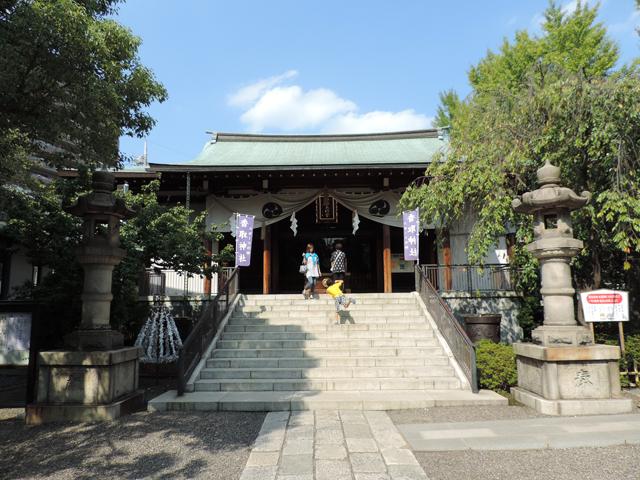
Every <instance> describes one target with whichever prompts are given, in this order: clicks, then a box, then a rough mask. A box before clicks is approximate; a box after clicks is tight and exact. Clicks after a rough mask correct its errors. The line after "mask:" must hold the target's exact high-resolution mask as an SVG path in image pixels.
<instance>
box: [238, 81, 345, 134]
mask: <svg viewBox="0 0 640 480" xmlns="http://www.w3.org/2000/svg"><path fill="white" fill-rule="evenodd" d="M355 109H356V105H355V103H353V102H350V101H349V100H345V99H343V98H340V97H339V96H338V95H336V94H335V93H334V92H332V91H331V90H327V89H325V88H318V89H316V90H308V91H306V92H305V91H304V90H302V88H300V87H299V86H298V85H293V86H291V87H274V88H271V89H269V90H267V91H266V92H264V93H263V94H262V96H261V97H260V98H259V99H258V101H257V102H256V103H255V104H254V105H253V106H252V107H251V108H250V109H249V110H247V111H246V112H245V113H243V114H242V116H241V117H240V120H241V121H242V122H243V123H246V124H247V125H249V128H251V129H252V130H255V131H261V130H264V129H265V128H278V129H282V130H300V129H304V128H317V127H318V126H320V125H322V124H323V123H325V122H327V121H328V120H329V119H330V118H332V117H333V116H335V115H338V114H341V113H345V112H350V111H353V110H355Z"/></svg>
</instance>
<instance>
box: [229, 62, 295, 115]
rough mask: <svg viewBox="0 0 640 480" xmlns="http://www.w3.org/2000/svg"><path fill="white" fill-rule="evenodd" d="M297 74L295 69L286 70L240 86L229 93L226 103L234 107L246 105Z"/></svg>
mask: <svg viewBox="0 0 640 480" xmlns="http://www.w3.org/2000/svg"><path fill="white" fill-rule="evenodd" d="M296 76H298V72H297V71H296V70H287V71H286V72H284V73H283V74H282V75H276V76H273V77H269V78H263V79H262V80H258V81H257V82H255V83H252V84H250V85H247V86H245V87H242V88H241V89H239V90H238V91H237V92H235V93H233V94H231V95H229V98H228V103H229V105H233V106H235V107H246V106H248V105H251V104H252V103H253V102H255V101H256V100H257V99H258V98H260V96H261V95H262V94H263V93H264V92H266V91H267V90H268V89H269V88H271V87H274V86H276V85H279V84H281V83H282V82H284V81H285V80H289V79H291V78H294V77H296Z"/></svg>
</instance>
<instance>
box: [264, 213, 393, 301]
mask: <svg viewBox="0 0 640 480" xmlns="http://www.w3.org/2000/svg"><path fill="white" fill-rule="evenodd" d="M336 207H337V208H336V214H337V218H335V221H331V222H320V221H318V219H317V213H318V212H317V208H316V204H315V202H314V203H312V204H311V205H309V206H307V207H305V208H303V209H302V210H300V211H298V212H297V213H296V219H297V221H298V233H297V235H296V236H294V235H293V231H292V230H291V228H290V222H289V221H288V220H287V221H280V222H278V223H276V224H273V225H271V232H270V233H271V235H272V237H271V238H272V246H271V248H272V257H271V262H272V263H271V264H272V274H271V282H272V291H273V292H274V293H299V292H301V291H302V285H303V282H304V279H303V277H302V275H301V274H300V273H299V271H298V268H299V266H300V263H301V259H302V253H303V252H304V251H305V248H306V245H307V244H308V243H313V245H314V247H315V251H316V253H317V254H318V256H319V257H320V268H321V271H322V272H323V273H329V272H330V271H331V265H330V259H331V252H332V251H333V246H334V244H335V243H336V242H340V243H342V245H343V250H344V252H345V253H346V255H347V270H348V272H347V273H348V275H347V282H346V288H347V289H349V290H351V291H353V292H360V293H363V292H378V291H382V285H381V277H382V254H381V253H380V252H381V251H382V250H381V246H380V243H381V237H382V225H381V224H379V223H376V222H372V221H371V220H367V219H365V218H363V217H360V224H359V228H358V230H357V232H356V234H355V235H353V213H352V212H351V210H349V209H347V208H345V207H343V206H342V205H340V204H337V206H336ZM379 280H380V281H379Z"/></svg>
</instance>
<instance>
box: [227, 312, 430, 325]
mask: <svg viewBox="0 0 640 480" xmlns="http://www.w3.org/2000/svg"><path fill="white" fill-rule="evenodd" d="M341 319H342V320H341V321H342V322H343V323H344V324H348V323H351V322H354V323H353V324H357V323H363V324H376V323H389V324H393V323H419V324H425V323H426V322H425V319H424V317H421V316H417V315H416V316H414V317H409V316H406V317H366V318H358V317H351V318H349V317H348V316H341ZM229 324H230V325H298V326H300V327H304V326H306V325H327V324H335V318H334V316H333V314H327V315H324V316H318V317H313V318H312V317H307V318H300V317H299V318H293V317H279V318H243V317H236V316H234V317H231V318H230V319H229ZM337 326H339V325H337Z"/></svg>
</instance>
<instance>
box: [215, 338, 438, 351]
mask: <svg viewBox="0 0 640 480" xmlns="http://www.w3.org/2000/svg"><path fill="white" fill-rule="evenodd" d="M437 345H438V342H437V340H436V339H435V338H424V339H423V338H342V339H328V340H220V341H219V342H218V343H217V344H216V349H237V348H240V349H243V348H283V349H291V348H305V349H307V348H309V349H311V348H333V349H336V348H367V347H374V348H375V347H434V346H437Z"/></svg>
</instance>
